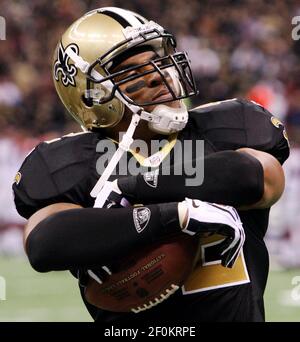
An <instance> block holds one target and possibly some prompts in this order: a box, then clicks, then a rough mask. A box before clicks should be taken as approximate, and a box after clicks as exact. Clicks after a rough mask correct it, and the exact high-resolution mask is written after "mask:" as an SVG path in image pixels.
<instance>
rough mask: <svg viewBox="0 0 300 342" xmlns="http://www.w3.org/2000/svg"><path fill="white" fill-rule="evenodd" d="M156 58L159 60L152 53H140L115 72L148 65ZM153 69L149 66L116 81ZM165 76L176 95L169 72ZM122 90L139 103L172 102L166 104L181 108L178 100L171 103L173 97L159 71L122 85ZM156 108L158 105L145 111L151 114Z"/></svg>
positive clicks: (130, 72) (146, 108)
mask: <svg viewBox="0 0 300 342" xmlns="http://www.w3.org/2000/svg"><path fill="white" fill-rule="evenodd" d="M154 58H157V55H156V54H155V53H154V52H152V51H146V52H142V53H139V54H137V55H134V56H131V57H129V58H128V59H126V60H124V61H123V62H122V63H120V64H119V65H118V67H117V68H116V69H115V70H114V72H116V71H120V70H124V69H126V68H130V67H133V66H138V65H140V64H144V63H147V62H149V61H151V60H152V59H154ZM153 69H154V67H153V66H152V65H151V64H148V65H145V66H143V67H140V68H137V69H135V70H132V71H128V72H126V74H125V75H122V76H120V77H118V78H117V79H116V81H120V80H122V79H123V78H124V77H128V76H133V75H138V74H139V73H144V72H147V71H151V70H153ZM165 70H167V69H165ZM164 76H165V79H166V80H167V82H168V84H169V85H170V86H171V88H172V89H173V91H174V93H176V89H175V85H174V82H173V80H172V79H171V77H170V75H169V73H168V72H167V71H164ZM120 89H121V91H122V92H123V93H124V94H126V95H127V96H128V97H129V98H130V99H132V100H133V101H135V102H137V103H146V102H153V101H156V102H159V101H165V100H170V102H166V103H165V104H166V105H168V106H170V107H172V108H179V107H180V102H179V101H178V100H177V101H171V100H172V95H171V93H170V91H169V90H168V88H167V86H166V84H165V82H164V80H163V78H162V77H161V75H160V74H159V72H157V71H155V72H152V73H149V74H147V75H141V77H138V78H135V79H134V80H132V81H128V82H126V83H124V84H122V85H120ZM155 107H156V105H149V106H144V109H145V110H147V111H148V112H151V111H152V110H153V109H154V108H155Z"/></svg>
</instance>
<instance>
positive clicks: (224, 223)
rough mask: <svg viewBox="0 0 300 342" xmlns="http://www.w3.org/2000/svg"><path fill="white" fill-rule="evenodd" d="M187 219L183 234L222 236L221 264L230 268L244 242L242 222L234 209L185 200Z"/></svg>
mask: <svg viewBox="0 0 300 342" xmlns="http://www.w3.org/2000/svg"><path fill="white" fill-rule="evenodd" d="M183 203H185V204H186V205H187V208H188V211H187V214H188V217H187V223H186V225H185V227H183V228H182V231H183V232H184V233H187V234H190V235H194V234H197V233H214V234H220V235H224V236H225V239H224V241H223V242H221V244H220V248H221V249H220V250H221V251H222V252H221V255H220V258H221V262H222V265H223V266H225V267H232V266H233V265H234V262H235V260H236V259H237V257H238V255H239V253H240V251H241V249H242V247H243V244H244V241H245V232H244V228H243V224H242V221H241V219H240V217H239V214H238V213H237V211H236V210H235V208H233V207H230V206H226V205H220V204H215V203H208V202H203V201H199V200H192V199H189V198H186V199H185V201H184V202H183Z"/></svg>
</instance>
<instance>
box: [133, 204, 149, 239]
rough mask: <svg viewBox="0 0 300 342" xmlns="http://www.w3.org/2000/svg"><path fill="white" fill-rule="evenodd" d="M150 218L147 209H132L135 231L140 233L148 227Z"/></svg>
mask: <svg viewBox="0 0 300 342" xmlns="http://www.w3.org/2000/svg"><path fill="white" fill-rule="evenodd" d="M150 216H151V211H150V209H149V208H145V207H141V208H134V209H133V222H134V226H135V229H136V231H137V232H138V233H141V232H142V231H143V230H144V229H145V228H146V227H147V225H148V223H149V220H150Z"/></svg>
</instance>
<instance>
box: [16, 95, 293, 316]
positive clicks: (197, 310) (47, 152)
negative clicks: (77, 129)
mask: <svg viewBox="0 0 300 342" xmlns="http://www.w3.org/2000/svg"><path fill="white" fill-rule="evenodd" d="M177 139H178V140H179V141H185V140H190V141H192V143H194V142H196V141H197V140H200V139H202V140H204V141H205V154H206V155H208V154H211V153H215V152H218V151H224V150H236V149H238V148H241V147H250V148H254V149H257V150H260V151H264V152H267V153H270V154H272V155H273V156H274V157H275V158H277V159H278V161H279V162H280V163H281V164H282V163H283V162H284V161H285V160H286V159H287V157H288V155H289V146H288V140H287V136H286V132H285V130H284V127H283V125H282V123H281V122H280V121H279V120H278V119H276V118H275V117H274V116H272V115H271V114H270V113H269V112H268V111H267V110H265V109H264V108H262V107H261V106H259V105H257V104H255V103H253V102H249V101H246V100H238V99H233V100H228V101H221V102H216V103H211V104H208V105H204V106H200V107H198V108H195V109H193V110H191V111H190V112H189V122H188V124H187V126H186V127H185V129H184V130H183V131H181V132H180V133H179V135H178V137H177ZM102 140H103V137H101V136H100V135H99V134H96V133H81V134H74V135H69V136H66V137H63V138H61V139H57V140H56V141H53V142H43V143H41V144H39V145H38V146H37V147H36V148H35V150H34V151H33V152H32V153H31V154H30V155H29V156H28V157H27V158H26V159H25V161H24V163H23V165H22V166H21V168H20V170H19V172H18V177H17V180H16V182H15V183H14V185H13V190H14V194H15V204H16V207H17V210H18V212H19V213H20V214H21V215H22V216H24V217H25V218H29V217H30V216H31V215H32V214H33V213H34V212H36V211H37V210H39V209H40V208H42V207H45V206H47V205H50V204H53V203H58V202H69V203H75V204H79V205H81V206H83V207H92V206H93V204H94V199H93V198H91V196H90V191H91V190H92V188H93V186H94V185H95V183H96V181H97V179H98V178H99V174H98V173H97V171H96V164H97V161H99V157H101V154H103V152H101V151H100V152H97V148H96V146H97V144H98V143H99V142H100V141H102ZM98 150H99V149H98ZM192 150H193V151H194V150H195V151H196V149H192ZM172 153H173V150H172V151H171V152H170V156H171V158H170V160H171V163H172ZM195 153H196V152H195ZM127 157H128V158H129V153H128V156H127ZM195 157H196V156H195V155H194V156H192V158H195ZM220 172H221V171H220ZM116 177H118V176H116ZM237 177H238V175H237ZM113 178H114V177H113ZM170 201H172V199H170ZM112 210H113V209H112ZM240 216H241V220H242V222H243V225H244V229H245V234H246V241H245V245H244V247H243V251H242V253H241V254H240V256H239V258H238V260H237V262H236V263H235V265H234V267H233V268H232V269H228V268H224V267H223V266H221V264H220V260H218V244H219V240H220V238H221V237H220V236H211V237H208V238H205V239H202V240H201V247H200V248H201V258H200V260H199V262H198V264H197V265H196V267H195V269H194V271H193V272H192V274H191V275H190V277H189V278H188V279H187V281H186V282H185V284H184V286H183V287H182V289H181V291H177V292H176V293H175V294H174V295H172V296H171V297H170V298H169V299H168V300H166V301H164V302H163V303H161V304H160V305H158V306H156V307H154V308H152V309H150V310H146V311H145V312H142V313H139V314H131V313H128V314H127V313H126V314H119V313H112V312H107V311H103V310H100V309H97V308H95V307H93V306H92V305H89V304H88V303H86V302H85V304H86V306H87V308H88V310H89V312H90V313H91V315H92V316H93V318H94V319H95V320H96V321H103V322H116V321H118V322H119V321H123V320H126V321H127V320H131V319H134V320H135V322H138V321H141V322H150V321H157V322H161V321H163V320H165V319H168V320H173V321H181V322H182V321H263V320H264V305H263V293H264V289H265V286H266V281H267V275H268V253H267V249H266V247H265V244H264V241H263V238H264V235H265V232H266V230H267V225H268V217H269V209H265V210H249V211H244V212H243V211H241V212H240ZM83 300H84V298H83Z"/></svg>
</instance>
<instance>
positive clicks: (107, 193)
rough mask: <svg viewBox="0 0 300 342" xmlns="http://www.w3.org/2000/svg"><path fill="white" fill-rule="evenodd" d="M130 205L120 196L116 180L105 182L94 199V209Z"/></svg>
mask: <svg viewBox="0 0 300 342" xmlns="http://www.w3.org/2000/svg"><path fill="white" fill-rule="evenodd" d="M130 205H131V204H130V203H129V201H128V200H127V199H126V198H125V197H123V196H122V193H121V190H120V189H119V187H118V184H117V180H114V181H113V182H110V181H107V182H106V183H105V185H104V187H103V188H102V190H101V191H100V192H99V194H98V196H97V197H96V200H95V204H94V208H107V209H110V208H123V207H128V206H130Z"/></svg>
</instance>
